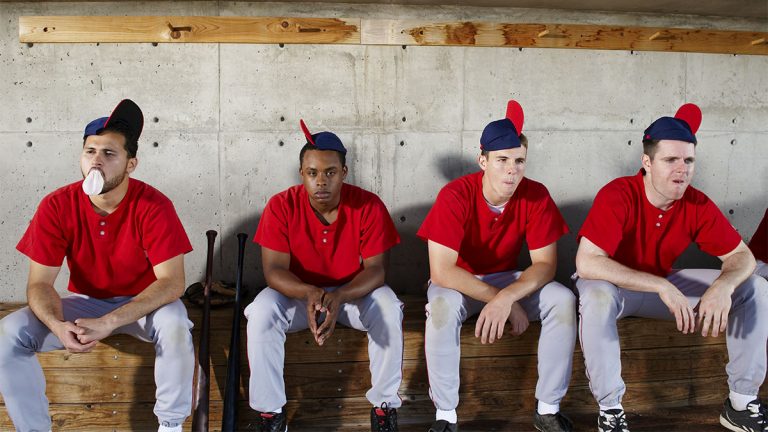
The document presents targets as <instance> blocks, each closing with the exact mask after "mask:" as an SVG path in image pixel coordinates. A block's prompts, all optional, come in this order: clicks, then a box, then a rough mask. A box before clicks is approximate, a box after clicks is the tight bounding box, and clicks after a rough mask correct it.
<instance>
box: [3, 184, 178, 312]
mask: <svg viewBox="0 0 768 432" xmlns="http://www.w3.org/2000/svg"><path fill="white" fill-rule="evenodd" d="M82 183H83V182H82V181H79V182H76V183H72V184H70V185H67V186H64V187H62V188H60V189H57V190H56V191H54V192H52V193H50V194H49V195H48V196H46V197H45V198H43V200H42V201H41V202H40V205H39V206H38V208H37V212H36V213H35V216H34V217H33V218H32V221H31V222H30V224H29V227H28V228H27V231H26V232H25V233H24V236H23V237H22V238H21V240H20V241H19V244H18V245H16V249H18V250H19V252H21V253H23V254H24V255H26V256H28V257H29V258H30V259H31V260H32V261H35V262H37V263H39V264H42V265H45V266H50V267H58V266H61V263H62V260H63V259H64V257H66V258H67V266H68V267H69V271H70V277H69V287H68V289H69V291H72V292H74V293H80V294H85V295H88V296H91V297H96V298H109V297H117V296H130V295H136V294H138V293H140V292H142V291H143V290H144V289H145V288H147V287H148V286H149V285H150V284H151V283H152V282H154V281H155V280H157V278H156V277H155V272H154V271H153V270H152V267H153V266H154V265H157V264H160V263H162V262H164V261H167V260H168V259H170V258H173V257H175V256H178V255H181V254H185V253H187V252H190V251H191V250H192V245H191V244H190V243H189V238H187V234H186V232H184V227H183V226H182V225H181V221H180V220H179V217H178V215H177V214H176V210H175V209H174V207H173V204H172V203H171V201H170V200H169V199H168V198H167V197H166V196H165V195H163V194H162V193H160V191H158V190H157V189H155V188H153V187H152V186H149V185H148V184H146V183H143V182H141V181H139V180H135V179H129V180H128V192H127V193H126V195H125V197H124V198H123V201H122V202H120V205H119V206H118V207H117V209H116V210H115V211H114V212H112V213H111V214H109V215H106V216H100V215H99V214H97V213H96V212H95V211H94V210H93V206H92V204H91V200H90V199H89V198H88V196H87V195H86V194H85V192H83V189H82Z"/></svg>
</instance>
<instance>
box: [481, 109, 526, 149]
mask: <svg viewBox="0 0 768 432" xmlns="http://www.w3.org/2000/svg"><path fill="white" fill-rule="evenodd" d="M523 120H524V115H523V107H521V106H520V104H519V103H517V101H515V100H510V101H509V102H507V115H506V117H505V118H503V119H501V120H496V121H492V122H490V123H488V125H487V126H485V129H483V134H482V135H481V136H480V150H484V151H495V150H506V149H511V148H517V147H520V146H521V145H522V143H521V142H520V134H522V133H523Z"/></svg>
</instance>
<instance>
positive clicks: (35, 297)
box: [27, 283, 64, 330]
mask: <svg viewBox="0 0 768 432" xmlns="http://www.w3.org/2000/svg"><path fill="white" fill-rule="evenodd" d="M27 302H28V303H29V308H30V309H32V312H33V313H34V314H35V316H36V317H37V319H39V320H40V321H41V322H42V323H43V324H45V325H46V326H47V327H48V328H49V329H51V330H53V326H54V325H55V324H56V323H58V322H61V321H64V313H63V312H62V307H61V297H60V296H59V293H57V292H56V289H55V288H54V287H53V286H52V285H49V284H43V283H37V284H32V285H29V286H28V287H27Z"/></svg>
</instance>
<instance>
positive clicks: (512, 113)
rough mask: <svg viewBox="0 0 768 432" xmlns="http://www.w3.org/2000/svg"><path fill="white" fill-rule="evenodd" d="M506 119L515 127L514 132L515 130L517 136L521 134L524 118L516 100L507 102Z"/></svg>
mask: <svg viewBox="0 0 768 432" xmlns="http://www.w3.org/2000/svg"><path fill="white" fill-rule="evenodd" d="M506 117H507V118H508V119H509V121H511V122H512V124H513V125H515V130H517V135H518V136H519V135H520V134H521V133H523V120H524V117H525V116H524V115H523V107H521V106H520V104H519V103H517V101H516V100H514V99H511V100H510V101H509V102H507V115H506Z"/></svg>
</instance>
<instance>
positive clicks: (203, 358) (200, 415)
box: [192, 230, 217, 432]
mask: <svg viewBox="0 0 768 432" xmlns="http://www.w3.org/2000/svg"><path fill="white" fill-rule="evenodd" d="M216 234H217V233H216V231H214V230H209V231H207V232H206V233H205V236H206V237H208V256H207V260H206V264H205V288H204V291H203V298H204V299H205V301H204V303H203V322H202V323H201V325H200V342H199V344H198V351H197V364H196V365H195V369H196V370H195V378H196V379H195V382H196V386H195V389H194V390H193V391H194V393H193V397H192V431H194V432H208V408H209V397H210V396H209V392H210V385H211V381H210V375H211V367H210V366H211V360H210V355H209V345H210V331H211V329H210V327H211V323H210V321H211V283H213V246H214V244H215V242H216Z"/></svg>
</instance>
